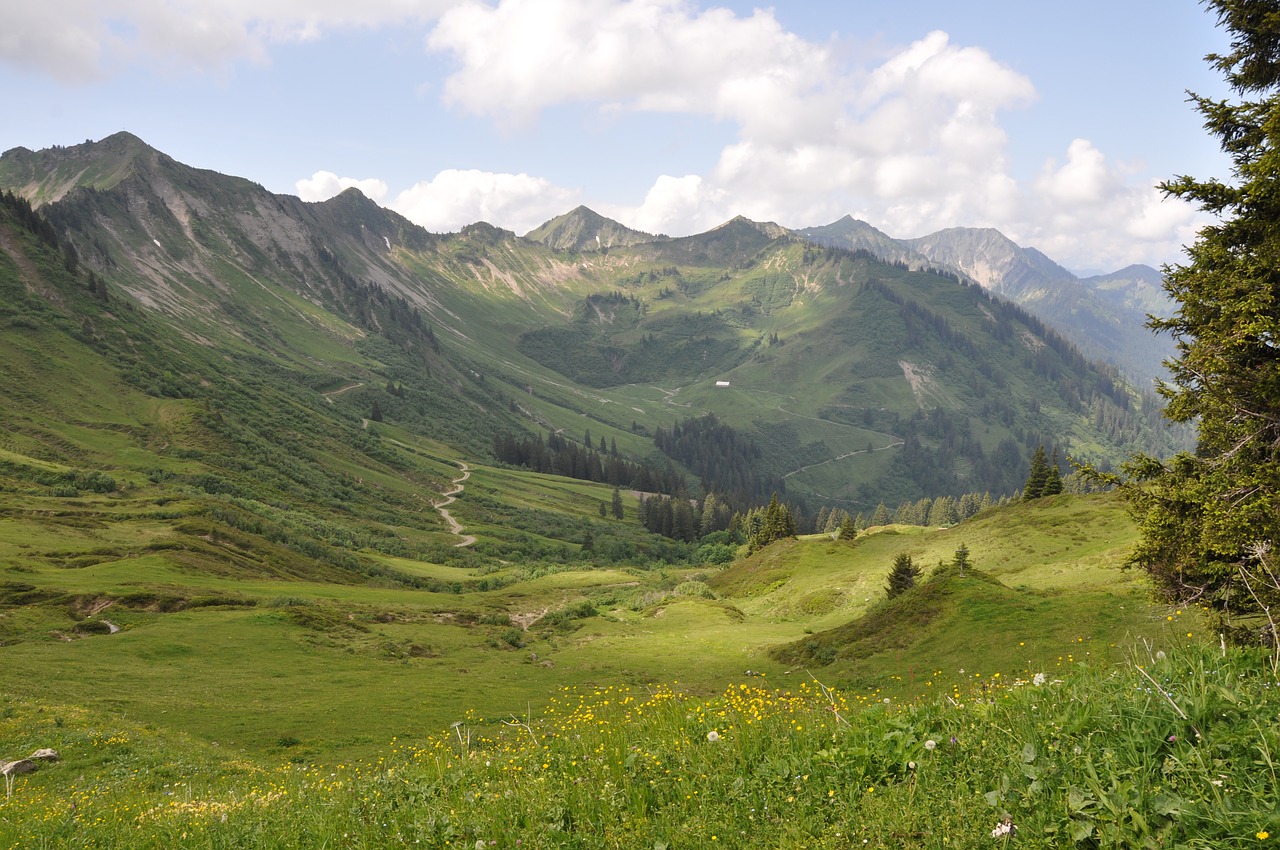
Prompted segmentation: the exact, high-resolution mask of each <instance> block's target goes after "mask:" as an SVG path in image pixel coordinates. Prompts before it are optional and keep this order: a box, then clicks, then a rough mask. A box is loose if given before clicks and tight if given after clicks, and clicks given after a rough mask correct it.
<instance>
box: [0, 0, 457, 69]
mask: <svg viewBox="0 0 1280 850" xmlns="http://www.w3.org/2000/svg"><path fill="white" fill-rule="evenodd" d="M456 2H457V0H426V2H422V1H421V0H361V2H359V3H351V2H348V0H41V2H6V3H0V62H2V63H5V64H8V65H12V66H14V67H17V68H20V69H25V70H30V71H35V72H38V73H42V74H47V75H49V76H51V77H54V78H55V79H57V80H59V81H61V82H64V83H77V82H85V81H88V80H92V79H95V78H99V77H103V76H106V75H109V74H111V73H114V72H115V71H117V70H119V69H120V68H121V67H123V66H125V65H130V64H135V63H142V64H158V65H161V66H165V67H170V68H173V67H176V68H182V69H188V70H195V71H208V70H217V69H220V68H223V67H225V66H227V65H228V64H229V63H233V62H236V61H241V60H251V61H263V60H265V59H266V57H267V48H268V46H269V45H270V44H272V43H277V42H283V41H300V40H309V39H314V38H318V37H320V36H321V35H323V34H325V33H328V32H333V31H337V30H340V29H348V28H353V27H375V26H383V25H387V24H392V23H398V22H403V21H429V20H432V19H434V18H435V17H436V16H437V15H439V14H440V13H441V12H443V11H444V10H445V9H447V8H448V7H449V6H451V5H454V4H455V3H456Z"/></svg>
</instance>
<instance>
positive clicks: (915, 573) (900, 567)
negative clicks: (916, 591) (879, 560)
mask: <svg viewBox="0 0 1280 850" xmlns="http://www.w3.org/2000/svg"><path fill="white" fill-rule="evenodd" d="M919 577H920V568H919V567H917V566H916V565H915V564H913V563H911V556H910V555H908V554H906V553H905V552H902V553H899V554H898V555H897V556H896V557H895V558H894V559H893V569H891V570H890V571H889V585H888V587H886V588H885V593H887V594H888V595H889V598H890V599H892V598H893V597H895V596H898V595H900V594H902V593H905V592H907V591H908V590H910V589H911V588H913V587H915V586H916V579H917V578H919Z"/></svg>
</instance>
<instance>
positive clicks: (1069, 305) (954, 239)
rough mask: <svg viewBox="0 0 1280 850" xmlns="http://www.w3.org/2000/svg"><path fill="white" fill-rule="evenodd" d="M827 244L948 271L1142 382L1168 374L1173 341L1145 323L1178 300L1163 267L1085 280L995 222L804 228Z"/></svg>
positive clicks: (1144, 384)
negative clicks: (907, 232) (1170, 295)
mask: <svg viewBox="0 0 1280 850" xmlns="http://www.w3.org/2000/svg"><path fill="white" fill-rule="evenodd" d="M797 232H798V233H800V234H801V235H803V236H805V238H808V239H811V240H812V241H814V242H817V243H818V244H822V245H832V246H837V247H842V248H856V249H862V250H866V251H869V252H871V253H872V254H874V255H875V256H877V257H879V258H880V259H882V260H884V261H885V262H892V263H903V264H906V265H908V266H910V267H912V268H927V267H934V268H938V269H944V270H949V271H952V272H954V273H957V274H959V275H962V276H963V277H964V278H967V279H968V280H972V281H975V282H976V283H978V284H980V285H981V286H983V287H984V288H986V289H987V290H989V291H990V292H992V293H994V294H996V295H999V296H1001V297H1003V298H1008V299H1010V300H1012V301H1014V302H1015V303H1017V304H1019V305H1020V306H1022V307H1024V308H1026V309H1027V310H1028V311H1030V312H1031V313H1032V314H1034V315H1035V316H1037V317H1039V318H1040V319H1042V320H1044V321H1045V322H1047V323H1049V325H1050V326H1051V327H1053V328H1054V329H1055V330H1057V331H1058V332H1059V333H1062V334H1064V335H1065V336H1066V337H1067V338H1068V339H1070V340H1071V341H1072V342H1073V343H1075V344H1076V345H1078V346H1079V347H1080V348H1081V350H1082V351H1084V352H1085V353H1086V354H1087V355H1088V356H1090V357H1092V358H1095V359H1099V360H1103V361H1105V362H1108V363H1111V364H1113V365H1115V366H1116V367H1117V368H1119V369H1120V370H1121V372H1123V373H1124V374H1125V375H1126V376H1127V377H1128V378H1129V379H1130V380H1132V381H1133V382H1134V383H1135V384H1137V385H1138V386H1139V387H1143V388H1150V387H1151V385H1152V383H1153V382H1154V380H1155V379H1157V378H1158V377H1160V376H1163V375H1164V367H1163V365H1162V364H1163V361H1164V360H1165V359H1166V358H1168V357H1169V356H1170V355H1171V354H1172V353H1173V345H1172V342H1171V341H1169V340H1168V339H1167V338H1161V337H1156V336H1155V335H1153V334H1152V333H1151V332H1150V331H1148V330H1147V329H1146V327H1145V324H1146V317H1147V314H1148V313H1163V312H1164V311H1166V310H1168V309H1170V307H1171V305H1170V302H1169V301H1168V299H1167V298H1165V297H1164V296H1163V291H1162V290H1161V289H1160V279H1161V276H1160V273H1159V272H1157V271H1156V270H1155V269H1152V268H1150V267H1149V266H1129V267H1128V268H1127V269H1124V270H1121V271H1119V272H1115V273H1114V274H1110V275H1102V276H1098V277H1092V278H1088V279H1086V280H1081V279H1079V278H1077V277H1076V276H1075V275H1073V274H1072V273H1071V272H1070V271H1068V270H1067V269H1065V268H1063V267H1062V266H1061V265H1059V264H1058V263H1056V262H1054V261H1053V260H1052V259H1050V258H1049V257H1047V256H1046V255H1045V254H1043V253H1042V252H1040V251H1038V250H1036V249H1035V248H1023V247H1021V246H1019V245H1017V244H1016V243H1014V242H1013V241H1012V240H1010V239H1009V238H1008V237H1006V236H1005V235H1004V234H1002V233H1000V232H999V231H998V230H994V229H992V228H965V227H953V228H947V229H945V230H940V231H938V232H936V233H931V234H929V235H927V236H922V237H919V238H916V239H892V238H890V237H888V236H886V235H885V234H883V233H881V232H880V231H878V230H875V229H874V228H872V227H871V226H870V225H866V224H865V223H863V222H857V221H855V220H853V219H851V218H849V217H848V216H846V217H845V218H843V219H841V220H839V221H837V222H834V223H832V224H830V225H826V226H824V227H810V228H806V229H804V230H801V231H797Z"/></svg>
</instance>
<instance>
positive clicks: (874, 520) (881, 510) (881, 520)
mask: <svg viewBox="0 0 1280 850" xmlns="http://www.w3.org/2000/svg"><path fill="white" fill-rule="evenodd" d="M888 524H889V509H888V508H886V507H885V506H884V502H881V503H880V504H878V505H876V512H875V513H874V514H872V515H871V525H888Z"/></svg>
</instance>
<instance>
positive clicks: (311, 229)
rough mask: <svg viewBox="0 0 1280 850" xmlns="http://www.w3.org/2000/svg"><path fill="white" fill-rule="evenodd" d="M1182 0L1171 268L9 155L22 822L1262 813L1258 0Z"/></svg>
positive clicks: (132, 836)
mask: <svg viewBox="0 0 1280 850" xmlns="http://www.w3.org/2000/svg"><path fill="white" fill-rule="evenodd" d="M1204 5H1205V6H1206V7H1208V8H1209V9H1210V10H1211V11H1212V12H1213V14H1214V15H1215V16H1216V18H1217V20H1218V23H1219V26H1220V27H1221V29H1222V30H1223V31H1225V32H1226V33H1227V34H1228V35H1229V37H1230V39H1231V51H1230V52H1229V53H1225V54H1223V55H1217V54H1215V55H1212V56H1210V57H1209V62H1210V63H1211V65H1212V66H1213V67H1214V68H1215V69H1216V70H1217V71H1220V72H1221V73H1222V75H1223V76H1224V78H1225V79H1226V81H1227V84H1228V85H1229V86H1230V89H1231V91H1232V92H1233V96H1234V98H1235V99H1233V100H1217V99H1214V98H1212V97H1207V96H1193V103H1194V106H1195V108H1197V109H1198V110H1199V111H1200V113H1201V114H1202V115H1203V117H1204V119H1205V122H1206V123H1205V126H1206V129H1207V130H1208V131H1209V133H1210V135H1211V136H1213V137H1214V139H1215V140H1217V141H1219V142H1220V143H1221V147H1222V149H1223V151H1224V152H1225V153H1226V154H1227V155H1228V156H1229V157H1230V160H1231V163H1232V174H1233V177H1234V182H1231V183H1226V182H1222V181H1219V180H1215V179H1212V178H1200V179H1197V178H1194V177H1176V178H1171V179H1170V180H1169V181H1168V182H1166V183H1165V184H1164V185H1163V187H1162V190H1163V191H1164V192H1166V193H1167V194H1169V195H1171V196H1176V197H1179V198H1183V199H1185V200H1190V201H1192V202H1194V203H1196V204H1197V205H1199V206H1200V207H1201V208H1202V209H1203V211H1205V212H1206V213H1208V214H1210V215H1212V216H1214V217H1215V221H1216V222H1217V223H1216V224H1213V225H1210V226H1207V227H1205V228H1203V229H1202V230H1200V231H1199V235H1198V237H1197V238H1196V241H1195V242H1194V244H1192V245H1190V246H1188V248H1187V253H1186V259H1185V261H1184V263H1182V264H1172V265H1170V266H1167V267H1165V268H1164V269H1163V270H1160V271H1157V270H1155V269H1153V268H1150V267H1147V266H1138V265H1131V266H1127V267H1125V268H1123V269H1120V270H1119V271H1116V272H1114V273H1111V274H1100V275H1092V276H1084V277H1080V276H1077V275H1075V274H1073V273H1072V272H1070V271H1068V270H1067V269H1066V268H1065V267H1063V266H1061V265H1059V264H1058V263H1056V262H1054V261H1053V260H1051V259H1050V258H1049V257H1048V256H1046V255H1045V254H1043V253H1041V252H1040V251H1038V250H1036V249H1034V248H1030V247H1023V246H1019V245H1017V244H1015V243H1014V242H1013V241H1012V240H1010V239H1008V238H1007V237H1005V236H1004V235H1003V234H1001V233H1000V232H999V231H997V230H995V229H992V228H968V227H951V228H947V229H944V230H941V231H938V232H935V233H933V234H930V235H927V236H923V237H919V238H913V239H898V238H894V237H891V236H889V235H887V234H886V233H884V232H882V231H880V230H878V229H877V228H876V227H874V226H872V225H871V224H868V223H866V222H863V221H860V220H857V219H855V218H853V217H852V216H846V217H844V218H841V219H839V220H837V221H835V222H833V223H831V224H829V225H825V226H820V227H809V228H804V229H795V230H793V229H788V228H786V227H783V226H781V225H778V224H776V223H773V222H762V221H753V220H751V219H749V218H746V217H742V216H739V217H736V218H732V219H730V220H728V221H726V222H724V223H723V224H721V225H720V226H718V227H715V228H713V229H711V230H707V231H706V232H702V233H697V234H694V235H688V236H674V237H673V236H668V235H661V234H650V233H645V232H642V231H641V230H638V229H634V228H632V227H629V226H626V225H624V224H623V223H621V222H618V221H614V220H612V219H610V218H608V217H606V216H603V215H601V214H599V213H597V212H595V211H593V210H591V209H588V208H587V207H585V206H579V207H577V208H575V209H572V210H570V211H568V212H566V213H564V214H563V215H559V216H557V217H555V218H552V219H550V220H548V221H546V222H545V223H543V224H542V225H540V226H538V227H536V228H534V229H532V230H530V231H529V232H527V233H526V234H524V235H517V234H516V233H513V232H511V231H508V230H504V229H501V228H499V227H496V226H494V225H492V224H489V223H486V222H477V223H474V224H471V225H468V226H466V227H463V228H462V229H461V230H459V231H457V232H449V233H437V232H432V231H430V230H428V229H426V228H424V227H422V226H419V225H417V224H414V223H413V222H412V221H410V220H409V219H408V218H406V217H404V216H402V215H401V214H399V213H397V212H394V211H392V210H391V209H389V208H387V207H384V206H381V205H380V204H379V203H376V202H375V201H374V200H372V199H370V197H368V196H367V194H366V193H362V191H361V189H360V188H356V187H352V188H347V189H345V190H344V191H342V192H340V193H338V194H336V195H335V196H333V197H331V198H329V199H328V200H324V201H317V202H307V201H303V200H301V199H300V198H299V197H294V196H292V195H286V194H279V193H274V192H271V191H268V190H267V189H266V188H264V187H263V186H261V185H259V184H257V183H255V182H252V181H250V180H247V179H243V178H240V177H234V176H227V175H224V174H221V173H218V172H216V171H212V170H205V169H202V168H199V167H196V166H193V165H188V164H184V163H182V162H178V161H177V160H175V159H174V158H172V157H171V156H169V155H167V154H165V153H164V152H162V151H160V150H157V149H156V148H154V147H152V146H151V145H149V144H148V143H147V142H146V141H144V140H143V139H140V138H138V137H137V136H135V135H132V134H131V133H128V132H118V133H115V134H113V135H109V136H107V137H105V138H102V139H101V140H98V141H86V142H84V143H82V144H75V145H70V146H54V147H49V148H45V149H42V150H30V149H27V148H25V147H17V148H13V149H11V150H9V151H7V152H5V153H4V154H3V155H2V156H0V426H2V427H0V772H2V773H3V775H4V778H5V796H4V798H3V799H0V848H14V850H18V848H62V847H66V848H72V847H74V848H116V847H121V848H124V847H128V848H173V847H181V848H241V847H264V848H276V847H280V848H285V847H293V848H320V847H334V848H384V847H438V848H447V847H453V848H468V850H471V848H476V850H479V848H490V847H492V848H645V850H647V848H653V850H668V848H669V850H677V848H707V847H718V846H725V847H739V848H772V847H777V848H833V850H834V848H852V847H872V848H915V847H930V848H943V847H948V848H950V847H1018V846H1023V847H1045V848H1057V847H1079V848H1104V847H1143V848H1166V847H1168V848H1229V847H1253V846H1261V847H1265V846H1268V844H1269V843H1270V842H1272V841H1275V840H1277V839H1280V788H1278V782H1277V763H1276V762H1277V759H1278V758H1280V756H1278V755H1277V754H1278V753H1280V643H1277V639H1276V617H1277V609H1276V607H1275V606H1276V605H1277V604H1280V569H1277V566H1276V560H1275V559H1276V556H1275V551H1274V545H1275V535H1276V532H1277V528H1278V527H1280V513H1278V511H1280V506H1278V505H1277V498H1278V496H1277V494H1278V493H1280V437H1278V436H1277V434H1278V433H1280V431H1278V428H1280V424H1278V423H1280V417H1278V416H1277V410H1280V356H1278V351H1277V334H1280V327H1278V326H1277V325H1278V323H1280V307H1278V305H1280V267H1278V266H1277V257H1278V256H1280V243H1278V242H1277V239H1278V238H1280V225H1278V224H1277V221H1278V216H1280V212H1278V202H1277V200H1276V198H1275V197H1274V196H1275V195H1276V186H1277V185H1278V184H1280V154H1278V153H1277V150H1276V143H1277V134H1278V133H1280V124H1278V122H1277V118H1278V116H1280V112H1278V111H1277V110H1280V13H1278V12H1277V11H1276V10H1275V8H1274V4H1273V3H1268V2H1261V1H1260V0H1207V2H1206V3H1205V4H1204ZM566 206H567V205H566ZM1166 405H1167V407H1166ZM1273 836H1274V838H1273Z"/></svg>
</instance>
